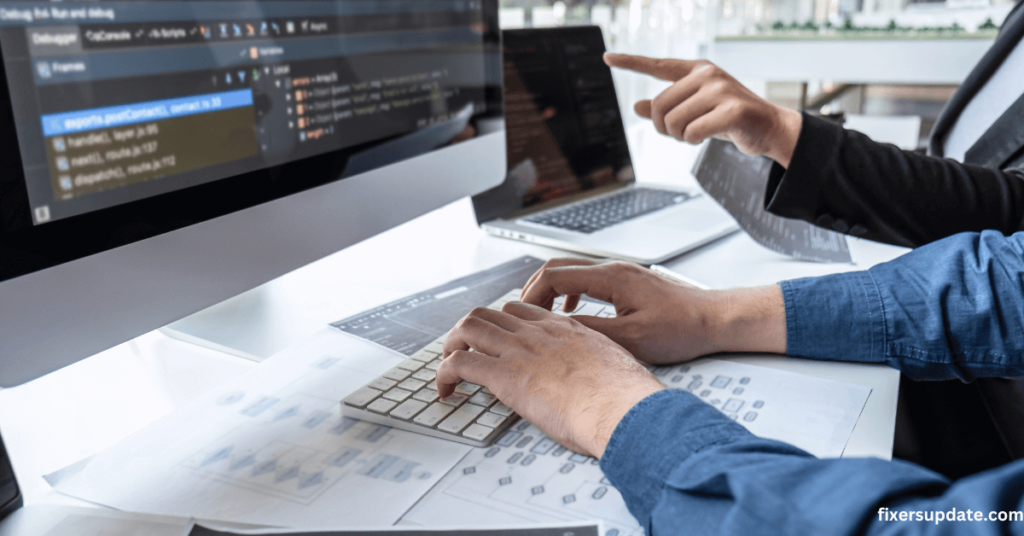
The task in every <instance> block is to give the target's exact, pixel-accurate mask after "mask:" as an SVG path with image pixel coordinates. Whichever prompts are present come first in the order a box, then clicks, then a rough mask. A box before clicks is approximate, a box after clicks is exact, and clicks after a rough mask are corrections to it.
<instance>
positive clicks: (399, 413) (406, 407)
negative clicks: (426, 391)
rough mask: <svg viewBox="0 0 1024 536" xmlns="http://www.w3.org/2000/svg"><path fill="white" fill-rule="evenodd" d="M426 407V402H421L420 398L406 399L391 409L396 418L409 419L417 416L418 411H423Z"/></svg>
mask: <svg viewBox="0 0 1024 536" xmlns="http://www.w3.org/2000/svg"><path fill="white" fill-rule="evenodd" d="M425 407H427V403H426V402H420V401H419V400H406V401H405V402H402V403H401V404H400V405H399V406H398V407H397V408H395V409H393V410H391V416H392V417H394V418H396V419H402V420H403V421H407V420H409V419H411V418H413V417H415V416H416V414H417V413H419V412H421V411H423V408H425Z"/></svg>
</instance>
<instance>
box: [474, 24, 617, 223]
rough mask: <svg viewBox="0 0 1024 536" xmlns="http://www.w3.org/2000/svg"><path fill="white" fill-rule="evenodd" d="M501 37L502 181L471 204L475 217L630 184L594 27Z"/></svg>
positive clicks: (516, 32) (508, 212)
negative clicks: (505, 165)
mask: <svg viewBox="0 0 1024 536" xmlns="http://www.w3.org/2000/svg"><path fill="white" fill-rule="evenodd" d="M502 39H503V47H504V57H505V114H506V125H507V152H508V175H507V177H506V179H505V183H504V184H502V185H501V186H498V187H496V188H494V189H492V190H490V191H488V192H485V193H483V194H481V195H479V196H476V197H474V198H473V202H474V206H475V207H476V211H477V219H478V220H479V221H481V222H482V221H487V220H490V219H493V218H497V217H507V216H509V215H511V214H513V213H515V212H517V211H519V210H521V209H526V208H532V207H537V206H540V205H544V204H546V203H549V202H553V201H558V200H563V199H565V198H566V197H568V196H572V195H573V194H578V193H581V192H586V191H588V190H593V189H595V188H600V187H602V186H607V185H611V184H614V183H616V182H622V181H631V180H633V178H634V175H633V166H632V162H631V161H630V157H629V147H628V146H627V145H626V132H625V129H624V128H623V126H622V117H621V115H620V112H619V103H618V99H617V98H616V95H615V86H614V84H613V82H612V73H611V69H609V68H608V66H607V65H605V64H604V60H603V55H604V51H605V47H604V38H603V37H602V35H601V29H600V28H598V27H596V26H583V27H567V28H544V29H529V30H506V31H504V32H502Z"/></svg>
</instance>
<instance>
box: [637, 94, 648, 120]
mask: <svg viewBox="0 0 1024 536" xmlns="http://www.w3.org/2000/svg"><path fill="white" fill-rule="evenodd" d="M633 111H635V112H636V115H639V116H640V117H643V118H644V119H650V118H651V101H650V99H644V100H642V101H637V103H636V104H634V105H633Z"/></svg>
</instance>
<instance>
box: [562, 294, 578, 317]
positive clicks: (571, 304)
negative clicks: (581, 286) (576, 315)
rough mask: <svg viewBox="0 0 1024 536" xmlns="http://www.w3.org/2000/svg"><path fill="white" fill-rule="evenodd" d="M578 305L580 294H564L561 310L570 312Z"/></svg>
mask: <svg viewBox="0 0 1024 536" xmlns="http://www.w3.org/2000/svg"><path fill="white" fill-rule="evenodd" d="M579 306H580V295H579V294H573V295H572V296H566V297H565V301H564V302H562V311H563V312H566V313H571V312H573V311H575V310H576V308H577V307H579Z"/></svg>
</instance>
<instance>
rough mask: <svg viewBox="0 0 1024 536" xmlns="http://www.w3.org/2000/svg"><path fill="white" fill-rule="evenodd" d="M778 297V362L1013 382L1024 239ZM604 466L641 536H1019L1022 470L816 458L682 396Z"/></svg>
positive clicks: (1022, 321) (628, 430)
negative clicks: (950, 471)
mask: <svg viewBox="0 0 1024 536" xmlns="http://www.w3.org/2000/svg"><path fill="white" fill-rule="evenodd" d="M781 286H782V293H783V297H784V299H785V307H786V332H787V346H788V354H789V355H792V356H798V357H804V358H810V359H822V360H837V361H857V362H867V363H887V364H888V365H890V366H892V367H894V368H897V369H899V370H901V371H903V373H904V374H906V375H908V376H910V377H911V378H914V379H932V380H940V379H950V378H960V379H961V380H964V381H970V380H972V379H974V378H981V377H1021V376H1024V232H1021V233H1017V234H1014V235H1012V236H1009V237H1006V236H1003V235H1001V234H999V233H996V232H992V231H986V232H983V233H964V234H959V235H954V236H952V237H949V238H947V239H944V240H940V241H938V242H934V243H932V244H929V245H927V246H923V247H921V248H918V249H916V250H914V251H912V252H910V253H908V254H906V255H904V256H902V257H900V258H898V259H896V260H893V261H891V262H888V263H884V264H880V265H878V266H875V267H874V268H871V269H870V270H867V271H865V272H852V273H846V274H837V275H831V276H826V277H820V278H812V279H798V280H794V281H786V282H783V283H782V285H781ZM1021 426H1024V423H1021ZM601 468H602V469H603V470H604V472H605V474H606V475H607V476H608V478H609V479H610V481H611V482H612V484H613V485H615V487H616V488H618V490H619V491H620V492H621V493H622V496H623V498H624V499H625V501H626V504H627V505H628V506H629V509H630V512H632V513H633V515H634V516H635V517H636V518H637V520H639V522H640V524H641V525H642V526H643V527H644V528H645V530H646V531H647V533H648V534H652V535H660V534H742V535H747V534H816V535H817V534H1005V533H1011V534H1021V535H1024V519H1022V518H1021V517H1020V516H1021V514H1019V513H1017V512H1021V511H1024V460H1019V461H1016V462H1013V463H1010V464H1007V465H1004V466H1002V467H999V468H996V469H992V470H989V471H985V472H982V473H978V474H976V475H972V476H970V477H967V478H963V479H960V480H958V481H956V482H950V481H949V480H948V479H946V478H945V477H943V476H941V475H939V474H936V473H934V472H932V471H929V470H927V469H924V468H922V467H919V466H916V465H914V464H910V463H907V462H902V461H899V460H896V461H891V462H889V461H884V460H879V459H873V458H865V459H829V460H820V459H817V458H814V457H813V456H811V455H810V454H808V453H806V452H804V451H802V450H800V449H798V448H796V447H793V446H791V445H787V444H785V443H782V442H779V441H773V440H767V439H761V438H758V437H756V436H754V435H753V434H751V433H749V432H747V431H746V429H745V428H743V427H742V426H740V425H738V424H736V423H735V422H733V421H732V420H731V419H729V418H728V417H726V416H725V415H723V414H722V413H720V412H719V411H718V410H716V409H715V408H713V407H711V406H709V405H707V404H705V403H704V402H702V401H700V400H699V399H697V398H696V397H694V396H693V395H692V394H690V393H687V392H684V391H677V390H671V391H661V392H658V393H655V394H653V395H651V396H649V397H647V398H646V399H644V400H642V401H641V402H640V403H638V404H637V405H636V406H634V407H633V408H632V409H631V410H630V411H629V412H628V413H627V414H626V416H625V417H624V418H623V419H622V421H621V422H619V424H618V427H617V428H616V429H615V432H614V434H613V435H612V438H611V440H610V441H609V443H608V446H607V448H606V450H605V453H604V456H603V457H602V459H601ZM990 512H994V514H993V515H994V516H995V517H994V520H989V515H990ZM1000 512H1003V513H1002V514H1000ZM939 513H941V517H942V518H943V519H942V520H941V521H937V519H936V518H938V517H940V516H939V515H938V514H939ZM1000 516H1003V517H1004V520H1003V521H1000ZM1010 516H1018V517H1016V519H1017V520H1016V521H1012V520H1009V519H1012V517H1010ZM948 517H952V518H954V519H956V520H955V521H946V519H945V518H948ZM979 518H983V519H981V520H978V519H979Z"/></svg>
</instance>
